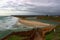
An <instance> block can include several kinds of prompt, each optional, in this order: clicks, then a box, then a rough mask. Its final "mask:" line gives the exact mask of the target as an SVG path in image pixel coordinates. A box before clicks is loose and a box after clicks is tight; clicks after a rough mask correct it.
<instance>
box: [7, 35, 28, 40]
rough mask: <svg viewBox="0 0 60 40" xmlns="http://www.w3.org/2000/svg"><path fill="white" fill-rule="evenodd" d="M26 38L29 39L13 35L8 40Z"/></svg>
mask: <svg viewBox="0 0 60 40" xmlns="http://www.w3.org/2000/svg"><path fill="white" fill-rule="evenodd" d="M25 38H27V37H21V36H19V35H12V36H10V37H9V38H8V39H7V40H23V39H25Z"/></svg>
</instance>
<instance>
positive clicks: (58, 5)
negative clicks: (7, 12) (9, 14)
mask: <svg viewBox="0 0 60 40" xmlns="http://www.w3.org/2000/svg"><path fill="white" fill-rule="evenodd" d="M31 3H32V4H29V3H25V4H17V3H13V2H7V4H6V5H4V6H3V7H2V8H7V7H12V8H14V9H13V10H15V11H20V13H15V14H16V15H18V14H19V15H25V14H26V15H47V14H48V15H60V0H31ZM33 3H38V4H39V5H38V4H37V5H34V4H33ZM40 3H43V4H44V3H46V5H47V4H49V3H52V4H51V5H50V6H41V5H40ZM24 12H25V13H24ZM13 15H14V14H13Z"/></svg>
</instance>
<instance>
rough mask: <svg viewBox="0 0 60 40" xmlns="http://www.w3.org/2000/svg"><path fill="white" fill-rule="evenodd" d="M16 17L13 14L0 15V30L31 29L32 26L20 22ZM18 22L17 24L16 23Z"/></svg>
mask: <svg viewBox="0 0 60 40" xmlns="http://www.w3.org/2000/svg"><path fill="white" fill-rule="evenodd" d="M18 20H20V19H19V18H17V17H13V16H0V31H5V30H12V31H28V30H32V29H33V28H32V27H28V26H27V25H24V24H21V23H20V22H19V21H18ZM17 23H19V25H17Z"/></svg>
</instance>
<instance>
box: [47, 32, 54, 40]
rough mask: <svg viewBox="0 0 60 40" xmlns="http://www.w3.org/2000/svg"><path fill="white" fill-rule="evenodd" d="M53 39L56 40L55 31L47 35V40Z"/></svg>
mask: <svg viewBox="0 0 60 40" xmlns="http://www.w3.org/2000/svg"><path fill="white" fill-rule="evenodd" d="M53 38H54V32H53V31H52V32H50V33H49V34H47V35H46V40H52V39H53Z"/></svg>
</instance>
